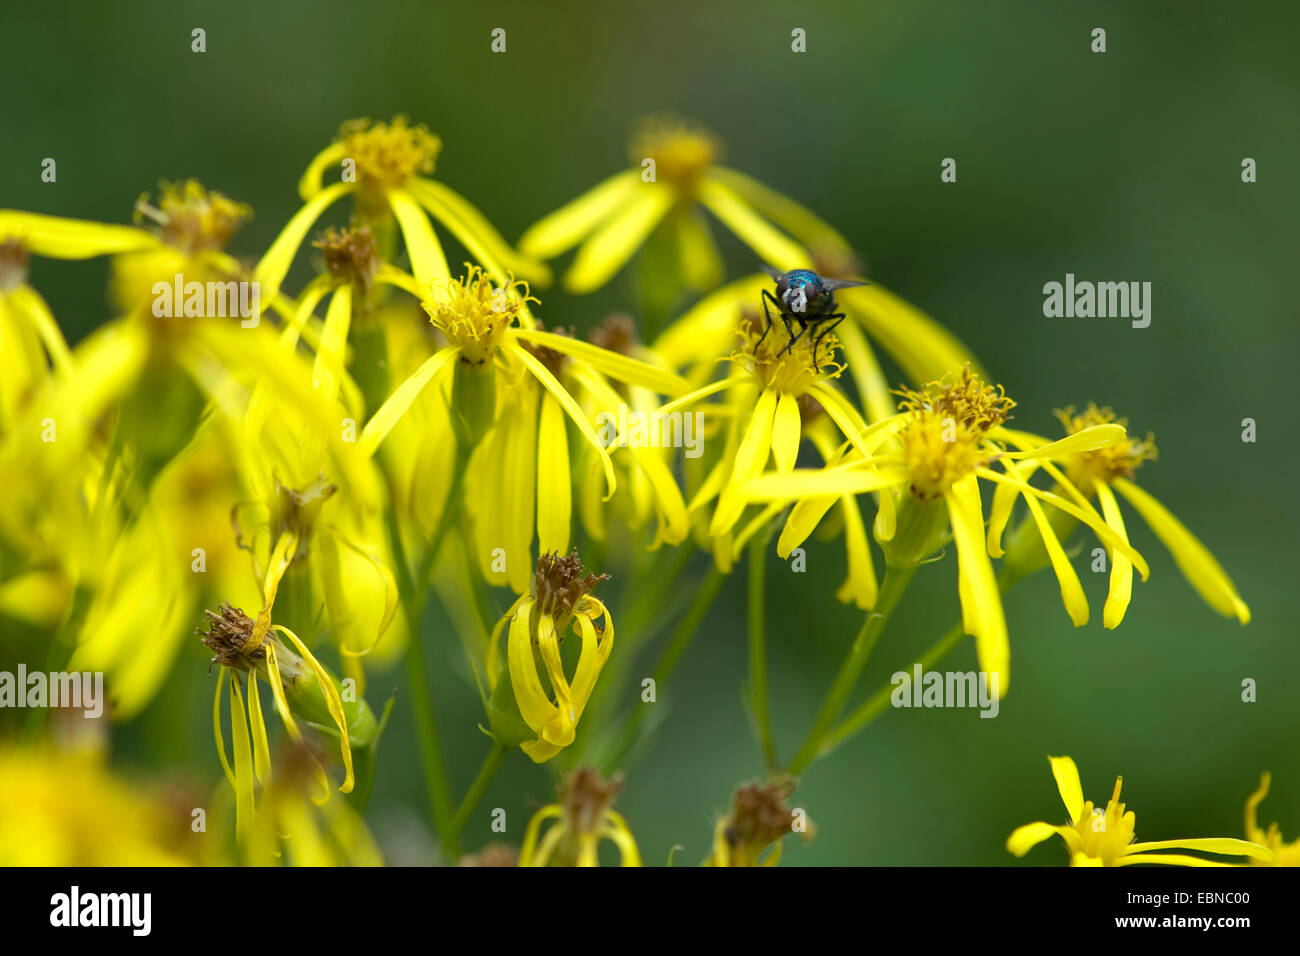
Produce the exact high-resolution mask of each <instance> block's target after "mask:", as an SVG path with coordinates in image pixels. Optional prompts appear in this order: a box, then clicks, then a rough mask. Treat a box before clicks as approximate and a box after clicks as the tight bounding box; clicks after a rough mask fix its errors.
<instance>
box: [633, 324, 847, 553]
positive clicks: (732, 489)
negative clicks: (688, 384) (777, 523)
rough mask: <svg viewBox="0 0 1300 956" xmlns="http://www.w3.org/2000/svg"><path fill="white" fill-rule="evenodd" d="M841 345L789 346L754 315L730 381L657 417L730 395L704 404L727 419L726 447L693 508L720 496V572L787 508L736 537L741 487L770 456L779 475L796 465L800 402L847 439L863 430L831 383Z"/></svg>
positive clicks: (766, 514)
mask: <svg viewBox="0 0 1300 956" xmlns="http://www.w3.org/2000/svg"><path fill="white" fill-rule="evenodd" d="M778 328H779V326H778ZM838 344H839V340H838V339H837V338H836V337H835V335H834V334H830V335H826V336H824V337H820V338H814V337H813V336H808V335H805V336H802V337H801V338H799V339H798V340H797V341H796V342H795V344H794V346H793V347H792V348H787V347H786V342H785V340H784V338H783V337H782V336H781V335H780V334H779V332H777V331H773V330H772V329H771V328H770V327H769V326H767V325H765V324H764V322H763V320H762V319H760V318H758V316H757V315H755V314H753V313H750V314H749V315H747V316H746V317H745V320H744V321H743V322H742V323H741V326H740V329H739V343H738V344H737V346H736V348H735V349H734V350H733V352H732V353H731V356H730V363H731V370H730V373H729V374H728V376H727V377H726V378H725V379H722V380H720V381H717V382H713V383H711V384H708V385H705V386H702V387H700V388H697V389H695V390H694V391H691V392H688V393H687V394H686V395H683V396H682V397H681V398H678V399H675V400H674V401H671V402H669V403H668V404H666V405H664V406H662V407H661V408H660V409H659V414H661V415H669V414H673V413H676V412H679V411H681V410H684V409H689V408H691V407H693V406H696V405H699V404H701V403H703V402H704V400H705V399H706V398H708V397H710V396H712V395H714V394H717V393H719V392H726V393H728V395H727V401H726V402H725V403H724V404H723V405H721V406H718V405H714V404H704V405H703V408H704V410H705V411H707V412H708V413H709V414H714V413H716V414H718V415H720V416H721V417H722V418H723V419H725V420H726V422H727V430H726V437H725V445H724V448H723V449H722V452H721V454H720V455H719V456H718V458H717V459H716V462H715V464H714V465H713V467H712V470H711V471H710V472H709V473H708V475H707V476H705V477H704V479H703V481H702V482H701V483H700V484H699V486H698V488H696V489H695V491H694V494H693V495H692V497H691V500H690V504H689V508H690V510H691V511H692V512H697V513H699V512H702V511H703V509H704V508H705V507H706V506H707V505H709V504H710V503H711V502H713V501H714V499H717V500H716V504H715V505H714V507H713V512H712V515H711V517H710V518H709V520H708V524H707V536H708V538H709V539H711V540H712V543H713V548H712V550H713V553H714V560H715V561H716V562H717V564H718V567H719V568H721V569H722V570H724V571H726V570H729V569H730V567H731V564H732V562H733V561H734V560H735V558H736V556H737V555H738V554H739V552H740V550H741V548H743V547H744V544H745V542H746V541H748V540H749V538H750V537H752V536H753V535H754V534H755V533H757V531H758V530H759V529H760V528H761V527H763V526H764V525H765V524H766V523H767V522H768V521H769V520H771V518H772V517H773V516H774V515H775V514H776V513H777V512H779V511H780V510H781V507H782V505H773V506H771V507H768V508H766V509H764V510H763V511H762V512H761V513H760V514H758V515H756V516H753V517H752V518H751V520H750V521H748V522H747V523H746V524H745V525H744V526H743V527H742V529H741V530H740V531H739V533H733V529H734V528H735V526H736V524H737V523H738V522H739V521H740V519H741V517H742V515H743V514H744V512H745V508H746V505H747V504H748V502H747V500H746V498H745V497H744V496H743V495H742V494H741V488H742V487H744V486H745V485H746V484H747V483H748V482H749V481H750V480H751V479H753V478H755V477H757V476H758V475H759V474H760V473H761V472H762V471H763V469H764V467H765V466H766V465H767V463H768V461H769V459H771V460H772V461H774V462H775V464H776V469H777V471H778V472H779V473H782V474H785V473H788V472H790V471H791V470H792V469H793V468H794V464H795V459H796V458H797V457H798V453H799V445H800V442H801V441H802V436H803V416H802V413H801V411H800V408H801V401H802V402H803V407H804V408H809V409H811V408H812V407H813V406H812V405H811V404H810V403H811V402H813V401H815V402H816V403H817V405H819V406H820V407H821V408H822V409H823V410H825V412H826V414H827V415H828V416H829V418H830V419H831V420H832V421H833V422H834V423H835V425H836V427H837V428H839V429H840V433H841V434H842V435H844V436H847V437H849V438H850V440H852V439H854V437H855V436H857V435H860V434H861V433H863V432H864V431H865V430H866V424H865V423H864V422H863V421H862V416H861V415H859V414H858V412H857V411H856V410H855V409H854V408H853V407H852V405H851V404H850V403H849V402H848V400H847V399H845V398H844V396H843V395H842V394H841V393H840V392H839V391H838V390H837V389H836V388H835V386H834V385H833V384H832V380H833V379H834V378H836V377H837V376H838V375H839V374H840V372H841V371H842V370H843V366H842V365H841V364H839V363H838V362H837V361H836V350H837V348H838ZM814 353H815V354H814Z"/></svg>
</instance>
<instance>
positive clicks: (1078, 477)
mask: <svg viewBox="0 0 1300 956" xmlns="http://www.w3.org/2000/svg"><path fill="white" fill-rule="evenodd" d="M1053 414H1054V415H1056V417H1057V420H1058V421H1060V423H1061V425H1062V426H1064V428H1065V433H1066V434H1067V435H1073V434H1074V433H1075V432H1078V431H1082V430H1083V429H1085V428H1090V427H1092V426H1093V425H1106V424H1109V423H1111V422H1114V423H1116V424H1119V425H1123V426H1124V428H1125V429H1127V428H1128V419H1127V418H1119V417H1118V416H1116V414H1115V411H1114V409H1112V408H1110V407H1109V406H1106V407H1104V408H1098V407H1097V406H1096V405H1094V404H1093V403H1091V402H1089V403H1088V407H1087V408H1085V409H1084V410H1083V412H1082V413H1081V414H1075V409H1074V406H1073V405H1071V406H1069V407H1068V408H1063V409H1057V410H1056V411H1055V412H1053ZM1155 459H1156V436H1155V433H1154V432H1147V436H1146V438H1138V437H1137V436H1136V435H1133V434H1130V435H1129V436H1128V438H1127V439H1125V440H1124V441H1122V442H1118V443H1117V444H1114V445H1110V446H1108V447H1106V448H1098V449H1097V450H1096V451H1088V452H1083V453H1081V454H1078V455H1071V456H1070V457H1069V458H1067V459H1065V470H1066V474H1067V475H1068V476H1069V479H1070V481H1072V482H1074V485H1075V487H1077V488H1078V489H1079V490H1080V491H1082V492H1083V493H1084V494H1085V495H1092V493H1093V491H1094V486H1095V484H1096V483H1097V482H1101V483H1103V484H1110V482H1111V481H1113V480H1114V479H1116V478H1132V477H1133V476H1134V474H1135V473H1136V472H1137V470H1138V468H1140V467H1141V466H1142V463H1143V462H1145V461H1155Z"/></svg>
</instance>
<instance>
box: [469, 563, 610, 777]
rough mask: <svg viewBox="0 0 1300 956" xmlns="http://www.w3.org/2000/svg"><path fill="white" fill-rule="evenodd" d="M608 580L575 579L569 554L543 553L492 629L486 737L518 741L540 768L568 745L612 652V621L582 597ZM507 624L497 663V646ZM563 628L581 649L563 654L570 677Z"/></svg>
mask: <svg viewBox="0 0 1300 956" xmlns="http://www.w3.org/2000/svg"><path fill="white" fill-rule="evenodd" d="M608 577H609V575H607V574H600V575H596V574H587V575H583V573H582V562H581V561H580V560H578V552H577V551H574V552H572V553H570V554H569V556H568V557H567V558H562V557H560V556H559V555H558V554H555V553H551V554H543V555H542V556H541V558H539V559H538V561H537V569H536V571H535V573H534V575H533V586H532V589H531V591H529V593H527V594H524V595H522V596H521V597H520V598H519V599H518V600H517V601H515V603H514V605H512V606H511V608H510V610H509V611H507V612H506V614H505V615H504V616H503V617H502V618H501V620H500V621H498V622H497V625H496V627H495V628H494V629H493V631H492V635H491V637H490V639H489V642H488V655H487V673H488V683H489V687H490V689H491V692H492V699H491V702H490V707H489V710H490V716H491V723H492V732H493V735H494V736H495V737H496V739H497V741H498V742H499V743H502V744H506V745H508V746H513V745H515V744H518V745H519V746H520V747H521V749H522V750H523V751H524V753H526V754H528V756H529V757H531V758H532V759H533V761H534V762H536V763H545V762H546V761H548V760H550V759H551V758H552V757H554V756H555V755H556V754H558V753H559V752H560V751H561V750H563V749H564V748H565V747H567V746H568V745H569V744H571V743H573V740H574V736H575V732H576V729H577V726H578V721H579V720H580V719H581V718H582V711H583V709H584V708H585V707H586V706H587V700H588V698H589V697H590V696H591V691H592V689H593V688H594V687H595V686H596V679H597V678H598V677H600V672H601V671H602V670H603V669H604V667H605V662H606V661H608V660H609V655H610V652H611V651H612V650H613V648H614V619H613V618H612V617H611V616H610V613H609V609H608V608H606V607H605V605H604V604H602V603H601V601H600V599H599V598H595V597H592V596H591V594H590V593H589V592H590V591H591V589H592V588H594V587H595V586H596V585H597V584H599V583H600V582H601V581H604V580H607V579H608ZM507 625H508V634H507V637H506V661H505V663H504V665H503V664H502V663H501V659H500V658H501V655H500V649H499V645H500V637H501V632H502V631H503V630H506V629H507ZM571 631H572V633H576V634H577V635H578V636H579V637H580V638H581V641H582V647H581V652H580V653H577V654H574V653H570V654H569V655H568V656H569V658H570V660H571V661H572V659H573V658H574V657H576V658H577V663H576V664H571V665H570V666H569V670H571V671H572V673H573V677H572V679H570V677H569V676H568V671H566V664H565V661H564V657H565V654H564V653H563V652H564V647H563V642H564V638H565V637H566V636H568V635H569V634H570V633H571ZM571 647H572V643H570V648H571ZM539 662H540V664H541V668H540V672H539V668H538V664H539ZM548 688H549V690H548Z"/></svg>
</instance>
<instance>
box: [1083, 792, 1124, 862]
mask: <svg viewBox="0 0 1300 956" xmlns="http://www.w3.org/2000/svg"><path fill="white" fill-rule="evenodd" d="M1123 783H1124V778H1123V777H1116V778H1115V792H1114V793H1113V794H1112V795H1111V798H1110V802H1109V803H1107V804H1106V810H1105V812H1104V813H1103V812H1102V811H1101V809H1100V808H1099V807H1096V806H1094V805H1093V803H1092V801H1091V800H1089V801H1087V802H1085V803H1084V805H1083V812H1082V813H1081V814H1079V819H1078V820H1076V821H1075V822H1074V831H1075V833H1077V834H1078V835H1079V843H1080V844H1081V846H1080V848H1079V849H1080V852H1082V853H1084V854H1085V855H1087V856H1089V857H1091V858H1093V859H1095V860H1100V861H1101V862H1102V863H1103V864H1104V865H1105V866H1114V865H1115V864H1116V863H1117V862H1118V861H1119V858H1120V856H1122V855H1123V852H1124V849H1125V847H1127V846H1128V845H1129V844H1130V843H1132V842H1133V833H1134V830H1135V828H1136V826H1137V815H1136V814H1134V813H1133V812H1132V811H1126V810H1125V809H1124V804H1122V803H1120V800H1119V791H1120V787H1121V786H1123Z"/></svg>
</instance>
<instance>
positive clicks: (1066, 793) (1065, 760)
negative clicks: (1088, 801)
mask: <svg viewBox="0 0 1300 956" xmlns="http://www.w3.org/2000/svg"><path fill="white" fill-rule="evenodd" d="M1047 762H1048V763H1049V764H1051V767H1052V776H1053V777H1055V778H1056V789H1057V791H1058V792H1059V793H1060V794H1061V802H1062V803H1064V804H1065V812H1066V813H1068V814H1069V815H1070V822H1071V823H1073V824H1075V825H1078V823H1079V819H1080V818H1081V817H1082V816H1083V784H1082V783H1081V782H1080V781H1079V768H1078V767H1077V766H1075V763H1074V761H1073V760H1072V759H1070V758H1069V757H1048V758H1047Z"/></svg>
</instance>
